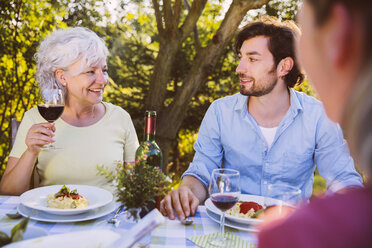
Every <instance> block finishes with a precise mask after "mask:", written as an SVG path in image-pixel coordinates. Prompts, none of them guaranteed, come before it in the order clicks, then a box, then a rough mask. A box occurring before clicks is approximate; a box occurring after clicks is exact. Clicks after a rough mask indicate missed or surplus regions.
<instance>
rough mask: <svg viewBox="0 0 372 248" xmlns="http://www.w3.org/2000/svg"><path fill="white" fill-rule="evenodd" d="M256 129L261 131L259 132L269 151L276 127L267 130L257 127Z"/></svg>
mask: <svg viewBox="0 0 372 248" xmlns="http://www.w3.org/2000/svg"><path fill="white" fill-rule="evenodd" d="M258 127H259V128H260V129H261V132H262V134H263V136H264V137H265V139H266V142H267V144H268V145H269V150H270V148H271V145H272V144H273V141H274V138H275V133H276V130H277V129H278V127H269V128H267V127H261V126H258Z"/></svg>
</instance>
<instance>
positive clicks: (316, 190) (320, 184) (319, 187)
mask: <svg viewBox="0 0 372 248" xmlns="http://www.w3.org/2000/svg"><path fill="white" fill-rule="evenodd" d="M326 191H327V183H326V181H325V180H324V178H323V177H321V176H320V175H319V174H318V173H315V175H314V184H313V195H315V196H320V195H323V194H325V193H326Z"/></svg>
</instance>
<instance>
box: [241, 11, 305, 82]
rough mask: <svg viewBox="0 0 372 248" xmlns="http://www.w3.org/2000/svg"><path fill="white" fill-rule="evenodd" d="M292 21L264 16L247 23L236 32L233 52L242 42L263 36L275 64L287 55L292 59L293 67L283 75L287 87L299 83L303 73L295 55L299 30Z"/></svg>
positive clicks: (301, 80)
mask: <svg viewBox="0 0 372 248" xmlns="http://www.w3.org/2000/svg"><path fill="white" fill-rule="evenodd" d="M296 29H297V26H296V25H295V24H294V23H293V24H292V23H290V22H286V23H280V22H278V21H277V20H276V19H274V18H266V19H265V20H262V21H257V22H253V23H249V24H248V25H246V26H245V27H243V28H242V30H241V31H240V32H239V33H238V35H237V37H236V40H235V52H236V53H237V54H239V53H240V48H241V47H242V45H243V42H244V41H246V40H249V39H251V38H254V37H257V36H265V37H267V38H268V39H269V42H268V49H269V51H270V52H271V54H272V55H273V57H274V63H275V66H278V64H279V62H280V61H281V60H282V59H284V58H287V57H291V58H292V59H293V61H294V64H293V68H292V70H291V71H290V72H288V74H287V75H285V76H284V82H285V83H286V84H287V86H288V87H289V88H292V87H294V86H295V85H296V84H298V85H299V84H301V83H302V82H303V80H304V77H305V76H304V74H303V73H302V72H301V70H300V67H299V65H298V62H297V59H296V56H295V38H296V35H297V33H296V32H299V31H298V30H296Z"/></svg>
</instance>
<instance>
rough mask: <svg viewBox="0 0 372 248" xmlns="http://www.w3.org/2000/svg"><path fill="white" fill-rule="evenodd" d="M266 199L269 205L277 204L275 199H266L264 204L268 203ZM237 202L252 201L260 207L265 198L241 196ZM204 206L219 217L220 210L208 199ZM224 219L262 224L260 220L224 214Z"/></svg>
mask: <svg viewBox="0 0 372 248" xmlns="http://www.w3.org/2000/svg"><path fill="white" fill-rule="evenodd" d="M268 199H269V201H270V205H272V204H275V203H277V202H279V200H276V199H273V198H267V199H266V202H268ZM239 201H246V202H249V201H253V202H256V203H258V204H260V205H261V206H264V203H265V197H264V196H259V195H246V194H241V195H240V197H239ZM204 205H205V207H206V208H207V209H208V210H210V211H211V212H213V213H214V214H217V215H221V210H219V209H218V208H217V207H216V206H215V205H214V204H213V202H212V201H211V199H210V198H208V199H207V200H206V201H205V203H204ZM225 217H226V219H229V220H231V221H234V222H236V223H242V224H256V223H258V222H262V220H260V219H252V218H241V217H235V216H232V215H229V214H226V215H225Z"/></svg>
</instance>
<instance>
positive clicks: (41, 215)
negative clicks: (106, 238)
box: [17, 202, 116, 223]
mask: <svg viewBox="0 0 372 248" xmlns="http://www.w3.org/2000/svg"><path fill="white" fill-rule="evenodd" d="M115 206H116V204H115V202H111V203H110V204H108V205H106V206H104V207H100V208H96V209H93V210H90V211H88V212H84V213H82V214H78V215H56V214H49V213H46V212H44V211H38V210H36V209H31V208H28V207H26V206H23V205H22V204H19V205H18V207H17V210H18V212H19V213H20V214H21V215H23V216H25V217H28V216H29V217H30V219H32V220H37V221H45V222H58V223H64V222H78V221H86V220H93V219H97V218H99V217H102V216H105V215H107V214H109V213H111V212H113V211H114V210H115Z"/></svg>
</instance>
